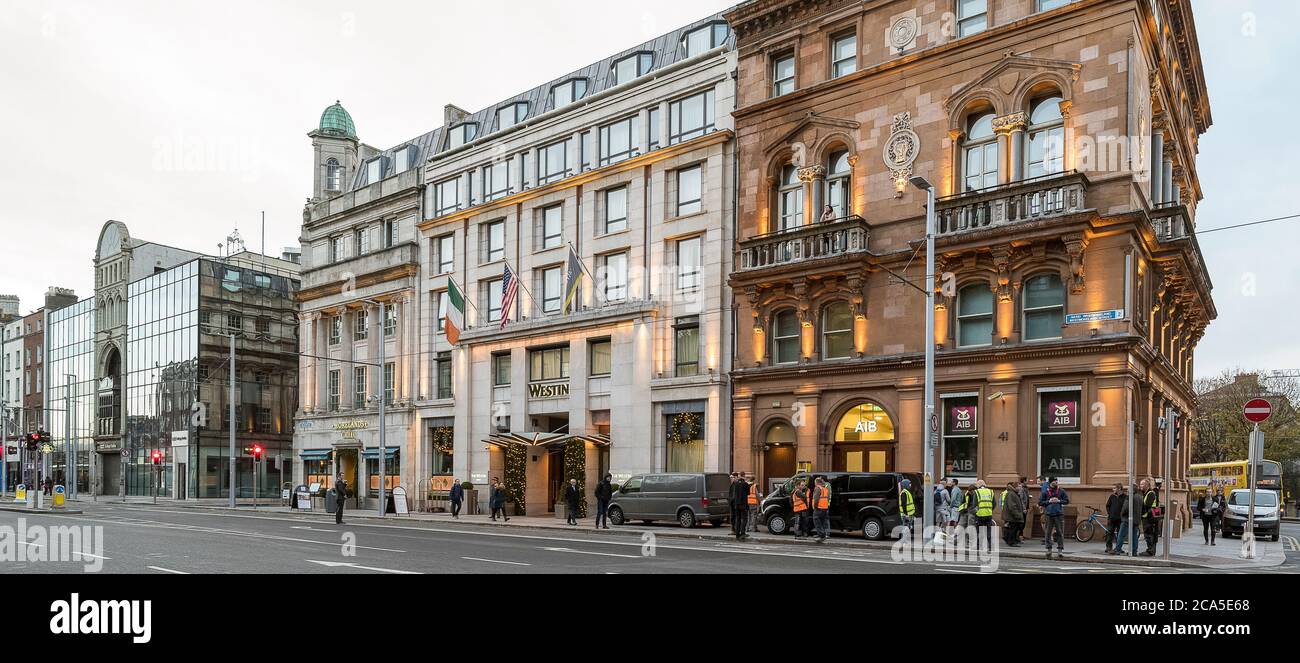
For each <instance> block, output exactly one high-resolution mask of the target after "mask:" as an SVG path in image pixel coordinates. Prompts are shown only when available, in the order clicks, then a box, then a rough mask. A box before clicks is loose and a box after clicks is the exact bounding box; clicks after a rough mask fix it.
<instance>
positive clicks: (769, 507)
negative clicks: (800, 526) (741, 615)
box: [759, 472, 926, 541]
mask: <svg viewBox="0 0 1300 663" xmlns="http://www.w3.org/2000/svg"><path fill="white" fill-rule="evenodd" d="M817 477H825V478H826V481H827V482H828V483H829V484H830V486H831V530H832V531H841V532H861V533H862V535H863V536H864V537H866V538H868V539H871V540H873V541H876V540H880V539H883V538H885V537H887V536H892V534H891V533H892V532H893V531H894V528H895V527H898V526H900V525H902V524H903V518H902V516H901V515H900V514H899V512H898V495H899V488H898V486H899V483H900V482H902V480H903V479H910V480H911V481H912V489H911V490H912V497H913V498H914V499H915V501H916V515H917V520H918V521H919V520H920V515H921V512H922V509H923V508H924V506H925V498H926V495H925V494H924V493H925V492H926V491H924V490H918V487H919V486H920V485H921V475H919V474H909V473H906V472H818V473H814V474H797V475H795V476H793V477H791V478H790V479H787V480H786V481H785V483H783V484H781V486H780V488H778V489H777V490H776V491H774V492H773V493H772V494H770V495H768V496H767V497H766V498H764V499H763V502H762V504H760V505H759V511H760V513H761V514H762V522H763V523H765V524H766V525H767V531H769V532H771V533H772V534H789V533H790V530H791V529H792V528H793V526H794V511H793V510H792V508H791V505H790V494H791V492H793V491H794V485H795V482H796V481H798V480H799V479H806V480H807V481H808V485H809V486H810V487H811V486H812V485H813V483H814V481H815V480H816V478H817Z"/></svg>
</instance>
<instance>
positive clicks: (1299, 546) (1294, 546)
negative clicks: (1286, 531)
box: [1282, 536, 1300, 552]
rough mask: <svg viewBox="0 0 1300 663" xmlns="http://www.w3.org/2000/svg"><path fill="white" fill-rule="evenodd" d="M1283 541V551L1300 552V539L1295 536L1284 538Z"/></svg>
mask: <svg viewBox="0 0 1300 663" xmlns="http://www.w3.org/2000/svg"><path fill="white" fill-rule="evenodd" d="M1282 540H1283V541H1284V542H1285V545H1283V546H1282V549H1283V550H1289V551H1291V552H1300V539H1297V538H1295V537H1294V536H1284V537H1282Z"/></svg>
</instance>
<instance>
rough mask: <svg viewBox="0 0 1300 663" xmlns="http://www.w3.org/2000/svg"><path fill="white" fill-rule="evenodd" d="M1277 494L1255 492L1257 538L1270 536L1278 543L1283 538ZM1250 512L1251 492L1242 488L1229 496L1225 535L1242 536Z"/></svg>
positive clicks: (1269, 491)
mask: <svg viewBox="0 0 1300 663" xmlns="http://www.w3.org/2000/svg"><path fill="white" fill-rule="evenodd" d="M1278 504H1279V501H1278V497H1277V492H1275V491H1272V490H1257V491H1255V538H1257V539H1262V538H1264V537H1265V536H1269V533H1270V532H1271V533H1272V535H1271V537H1272V539H1273V540H1274V541H1277V540H1278V539H1279V538H1280V537H1281V536H1282V528H1281V522H1282V521H1281V520H1280V519H1279V517H1278ZM1249 512H1250V491H1249V490H1246V489H1242V488H1238V489H1237V490H1234V491H1232V492H1231V493H1229V494H1228V509H1227V510H1226V511H1224V512H1223V535H1224V536H1230V535H1233V534H1235V535H1237V536H1241V535H1242V534H1243V533H1244V532H1245V531H1246V519H1247V516H1248V515H1249Z"/></svg>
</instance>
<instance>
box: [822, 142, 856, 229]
mask: <svg viewBox="0 0 1300 663" xmlns="http://www.w3.org/2000/svg"><path fill="white" fill-rule="evenodd" d="M851 170H852V169H851V168H850V167H849V153H848V152H836V153H834V154H832V155H831V159H830V166H829V167H828V168H827V169H826V172H827V175H826V204H827V205H830V206H831V208H833V209H834V210H835V218H837V219H843V218H844V217H846V216H848V215H849V210H850V209H852V208H851V207H850V205H849V202H850V200H851V194H852V188H851V187H852V184H851V182H852V178H851V176H850V175H851V172H850V171H851ZM818 213H819V214H820V213H821V212H820V211H818Z"/></svg>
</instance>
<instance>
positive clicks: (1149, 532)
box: [1141, 479, 1164, 557]
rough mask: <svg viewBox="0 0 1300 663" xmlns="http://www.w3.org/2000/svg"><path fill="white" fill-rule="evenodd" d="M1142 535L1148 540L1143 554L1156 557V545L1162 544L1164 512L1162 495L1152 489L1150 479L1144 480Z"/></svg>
mask: <svg viewBox="0 0 1300 663" xmlns="http://www.w3.org/2000/svg"><path fill="white" fill-rule="evenodd" d="M1141 487H1142V534H1143V535H1145V537H1146V540H1147V549H1146V550H1144V551H1142V554H1143V555H1145V556H1147V557H1155V556H1156V544H1158V543H1159V542H1160V517H1161V516H1162V515H1164V510H1163V509H1162V508H1161V506H1160V493H1158V492H1157V491H1156V490H1155V489H1154V488H1152V483H1151V480H1150V479H1143V480H1142V486H1141Z"/></svg>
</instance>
